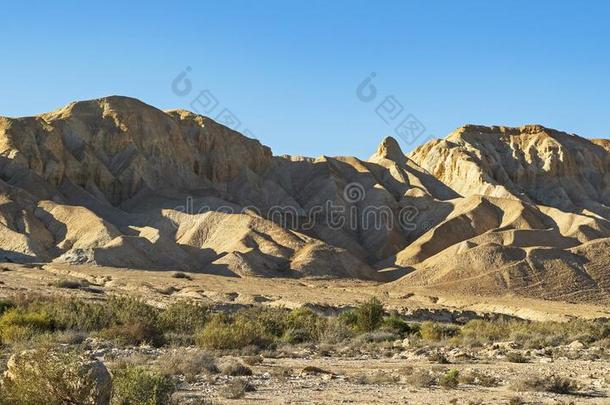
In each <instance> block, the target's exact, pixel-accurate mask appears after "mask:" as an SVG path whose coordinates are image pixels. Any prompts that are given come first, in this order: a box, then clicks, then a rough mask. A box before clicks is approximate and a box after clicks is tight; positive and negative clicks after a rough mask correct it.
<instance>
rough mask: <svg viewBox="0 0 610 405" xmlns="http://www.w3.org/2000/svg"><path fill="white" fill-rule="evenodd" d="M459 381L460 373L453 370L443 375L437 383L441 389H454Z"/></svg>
mask: <svg viewBox="0 0 610 405" xmlns="http://www.w3.org/2000/svg"><path fill="white" fill-rule="evenodd" d="M459 381H460V372H459V371H458V370H456V369H454V368H452V369H451V370H449V371H447V372H446V373H445V374H443V375H442V376H441V377H440V378H439V380H438V383H439V385H440V386H441V387H443V388H447V389H449V388H456V387H457V386H458V384H459Z"/></svg>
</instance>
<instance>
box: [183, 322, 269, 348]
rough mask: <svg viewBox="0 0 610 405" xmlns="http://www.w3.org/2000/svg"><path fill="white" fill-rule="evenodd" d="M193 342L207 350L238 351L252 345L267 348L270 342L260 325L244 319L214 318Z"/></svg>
mask: <svg viewBox="0 0 610 405" xmlns="http://www.w3.org/2000/svg"><path fill="white" fill-rule="evenodd" d="M195 341H196V343H197V344H198V345H199V346H202V347H204V348H208V349H221V350H222V349H240V348H243V347H246V346H250V345H254V346H258V347H267V346H268V345H269V344H270V343H271V342H272V337H270V336H269V335H268V334H267V333H266V332H265V331H264V329H263V328H262V327H261V325H260V324H258V323H256V322H252V321H249V320H248V319H244V318H236V319H235V320H233V321H232V320H230V319H226V317H223V316H214V317H212V318H211V319H210V321H209V322H207V323H206V325H205V327H204V328H203V329H202V330H201V331H200V332H199V333H197V335H196V336H195Z"/></svg>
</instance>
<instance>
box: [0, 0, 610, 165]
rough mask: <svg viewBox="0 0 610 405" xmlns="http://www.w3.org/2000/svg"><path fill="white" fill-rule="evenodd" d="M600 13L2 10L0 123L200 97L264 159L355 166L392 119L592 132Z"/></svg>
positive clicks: (600, 112)
mask: <svg viewBox="0 0 610 405" xmlns="http://www.w3.org/2000/svg"><path fill="white" fill-rule="evenodd" d="M606 3H607V2H602V1H598V2H595V1H588V2H582V3H579V2H560V1H536V2H532V1H494V2H491V1H460V2H457V1H446V2H442V1H438V2H434V1H425V2H424V1H420V2H407V1H396V2H392V1H375V2H374V1H332V2H331V1H318V0H308V1H290V2H285V1H284V2H282V1H265V0H261V1H214V2H205V1H193V2H167V1H163V2H155V1H147V2H136V1H134V2H112V1H104V2H81V1H74V2H70V1H64V2H61V1H58V2H53V3H51V2H26V1H24V2H10V3H9V2H4V4H2V6H1V8H0V12H1V14H2V17H3V18H2V23H1V24H0V37H1V38H2V39H3V41H2V56H3V57H2V61H1V63H0V115H5V116H23V115H34V114H38V113H41V112H45V111H50V110H54V109H56V108H58V107H60V106H63V105H65V104H67V103H69V102H70V101H74V100H82V99H91V98H98V97H102V96H106V95H111V94H120V95H127V96H132V97H136V98H139V99H141V100H143V101H144V102H147V103H149V104H152V105H154V106H156V107H159V108H161V109H169V108H187V109H193V108H192V107H191V106H190V104H191V103H192V101H193V99H194V98H196V97H197V96H198V95H200V94H201V92H203V91H206V90H207V91H208V93H205V94H209V95H212V96H213V97H214V99H215V100H216V102H217V103H215V105H216V107H215V108H214V109H212V110H211V113H210V114H209V115H211V116H212V117H214V116H218V114H226V111H227V110H228V111H230V112H232V113H233V114H234V117H235V118H236V119H237V120H239V122H240V125H239V128H238V130H242V131H243V130H246V129H247V130H249V131H250V132H251V133H252V134H254V135H255V136H256V137H257V138H258V139H259V140H261V142H263V143H264V144H266V145H269V146H271V147H272V149H273V151H274V153H276V154H284V153H288V154H301V155H309V156H319V155H322V154H325V155H356V156H359V157H368V156H369V155H370V154H371V153H372V152H373V151H374V150H375V148H376V146H377V144H378V143H379V141H380V140H381V139H382V138H383V137H384V136H387V135H393V134H394V132H395V128H396V124H397V123H399V121H402V120H403V117H404V119H407V118H406V117H410V118H409V120H412V117H415V119H416V120H417V122H419V123H420V125H422V126H423V127H425V132H424V134H423V135H422V137H420V138H418V140H417V141H415V142H419V141H421V140H422V139H424V138H425V137H429V136H432V137H443V136H445V135H446V134H447V133H449V132H450V131H451V130H453V129H454V128H456V127H458V126H460V125H463V124H465V123H477V124H490V125H491V124H499V125H500V124H502V125H521V124H525V123H540V124H543V125H546V126H550V127H553V128H557V129H561V130H565V131H567V132H575V133H578V134H580V135H583V136H587V137H603V138H607V137H608V135H609V134H610V121H609V119H608V117H609V116H610V114H609V112H610V97H609V95H610V73H609V72H610V24H608V19H609V17H610V5H607V4H606ZM187 67H190V72H188V75H187V76H186V77H187V79H188V80H189V81H190V83H191V89H190V92H188V94H186V95H179V94H177V93H176V92H175V91H173V90H172V82H173V80H174V79H175V78H176V76H177V75H179V74H180V73H181V72H182V71H184V70H185V69H186V68H187ZM372 72H374V73H375V77H374V79H373V81H372V82H371V84H372V85H373V86H374V88H375V89H376V91H377V93H376V97H375V98H374V99H373V100H371V101H368V102H364V101H362V99H361V98H362V97H360V98H359V97H358V96H357V92H356V89H357V87H358V86H359V84H360V83H362V81H363V80H364V79H365V78H367V77H368V76H369V75H370V74H371V73H372ZM181 83H184V82H181ZM389 96H393V99H392V100H394V101H395V103H394V104H392V106H393V107H392V108H394V109H393V110H392V108H390V107H388V104H382V103H387V97H389ZM200 101H201V98H200ZM396 102H397V103H400V106H402V108H400V107H398V105H397V104H396ZM380 104H382V107H380V108H381V110H379V109H378V107H379V105H380ZM196 105H197V104H196ZM198 105H199V106H201V103H200V104H198ZM211 106H212V104H208V108H211ZM199 109H201V108H199ZM223 111H224V112H223ZM380 111H386V113H389V114H390V115H391V118H392V119H390V120H388V115H387V114H386V115H385V116H384V117H385V118H386V121H389V122H388V123H386V121H384V119H383V118H382V117H381V116H383V113H380V114H378V113H377V112H380ZM392 111H393V112H392ZM398 112H400V114H398ZM380 115H381V116H380ZM395 116H396V119H394V117H395ZM234 122H236V121H234ZM418 128H419V129H422V131H421V132H423V128H421V127H418ZM419 129H418V131H419ZM405 139H407V138H405ZM407 140H408V139H407ZM400 141H401V143H402V144H403V148H404V149H405V150H409V149H410V148H411V147H412V145H408V144H407V142H406V141H405V140H403V139H400Z"/></svg>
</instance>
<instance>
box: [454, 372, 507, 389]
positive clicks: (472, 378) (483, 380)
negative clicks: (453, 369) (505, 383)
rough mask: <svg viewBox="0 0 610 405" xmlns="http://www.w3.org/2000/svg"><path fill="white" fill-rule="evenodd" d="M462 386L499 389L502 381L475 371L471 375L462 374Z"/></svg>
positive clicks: (460, 379)
mask: <svg viewBox="0 0 610 405" xmlns="http://www.w3.org/2000/svg"><path fill="white" fill-rule="evenodd" d="M459 382H460V384H470V385H480V386H482V387H497V386H498V385H499V384H500V380H498V379H497V378H496V377H494V376H492V375H489V374H485V373H482V372H480V371H477V370H474V371H471V372H469V373H460V375H459Z"/></svg>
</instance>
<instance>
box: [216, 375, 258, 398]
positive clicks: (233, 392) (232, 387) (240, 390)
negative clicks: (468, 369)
mask: <svg viewBox="0 0 610 405" xmlns="http://www.w3.org/2000/svg"><path fill="white" fill-rule="evenodd" d="M255 390H256V389H255V388H254V386H253V385H252V384H250V383H249V382H248V381H247V380H245V379H241V378H236V379H234V380H231V381H229V382H227V383H226V384H225V385H224V386H223V387H222V388H221V389H220V391H219V394H220V396H221V397H222V398H225V399H240V398H243V397H244V396H245V395H246V392H252V391H255Z"/></svg>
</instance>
